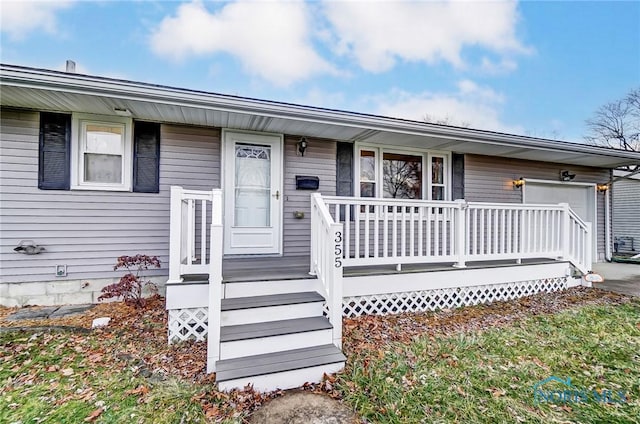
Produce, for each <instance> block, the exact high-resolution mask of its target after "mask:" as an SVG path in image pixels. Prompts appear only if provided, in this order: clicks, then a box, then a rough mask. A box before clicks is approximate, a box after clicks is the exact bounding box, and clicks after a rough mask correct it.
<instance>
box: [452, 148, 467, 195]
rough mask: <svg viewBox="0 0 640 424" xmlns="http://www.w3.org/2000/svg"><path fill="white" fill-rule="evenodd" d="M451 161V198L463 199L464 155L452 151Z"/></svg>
mask: <svg viewBox="0 0 640 424" xmlns="http://www.w3.org/2000/svg"><path fill="white" fill-rule="evenodd" d="M451 162H453V163H452V169H453V172H452V174H453V184H452V185H451V186H452V187H451V194H452V196H453V200H456V199H464V155H463V154H459V153H454V154H453V155H452V157H451Z"/></svg>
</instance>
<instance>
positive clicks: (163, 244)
mask: <svg viewBox="0 0 640 424" xmlns="http://www.w3.org/2000/svg"><path fill="white" fill-rule="evenodd" d="M38 132H39V114H38V113H37V112H31V111H18V110H11V109H2V117H1V131H0V149H1V150H0V152H1V155H0V202H1V208H0V269H1V271H2V275H1V279H2V282H5V283H11V282H32V281H51V280H56V281H64V280H78V279H87V280H89V279H97V278H113V277H117V276H120V275H121V274H122V272H121V271H118V272H114V271H113V265H114V264H115V259H116V257H118V256H120V255H134V254H137V253H143V254H148V255H157V256H159V257H160V259H161V261H162V269H160V270H155V271H152V272H149V275H150V276H151V275H166V274H167V273H168V271H167V266H168V259H169V197H170V186H171V185H182V186H183V187H185V188H190V189H197V190H208V189H211V188H213V187H219V186H220V167H219V163H220V131H219V130H218V129H211V128H199V127H187V126H173V125H162V127H161V144H160V193H128V192H105V191H93V190H92V191H84V190H83V191H80V190H71V191H64V190H39V189H38ZM20 240H34V241H35V243H37V244H39V245H42V246H44V247H45V249H46V251H45V252H43V253H41V254H39V255H33V256H28V255H23V254H19V253H16V252H14V251H13V248H14V247H15V246H17V244H18V243H19V241H20ZM57 264H66V265H67V271H68V275H67V277H62V278H56V277H55V275H54V270H55V265H57Z"/></svg>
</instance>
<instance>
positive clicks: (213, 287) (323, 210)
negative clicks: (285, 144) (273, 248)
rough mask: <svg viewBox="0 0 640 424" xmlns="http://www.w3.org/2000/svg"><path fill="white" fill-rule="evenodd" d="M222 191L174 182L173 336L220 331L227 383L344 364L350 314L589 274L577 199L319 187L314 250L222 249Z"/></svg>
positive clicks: (214, 354)
mask: <svg viewBox="0 0 640 424" xmlns="http://www.w3.org/2000/svg"><path fill="white" fill-rule="evenodd" d="M221 199H222V193H221V192H220V190H213V191H211V192H193V191H186V190H183V189H181V188H180V187H174V188H172V208H171V246H172V248H171V260H170V279H169V282H168V284H167V309H168V310H169V327H170V328H169V341H170V342H172V341H178V340H185V339H194V338H195V339H204V338H205V336H206V339H207V341H208V371H209V372H214V371H215V372H217V376H216V377H217V381H218V384H219V385H220V387H221V388H223V389H224V388H233V387H242V385H244V384H248V383H252V384H254V385H255V387H256V388H258V389H273V388H276V387H279V388H286V387H296V386H299V385H301V384H303V383H304V382H305V381H314V380H318V379H319V378H321V377H322V374H323V373H324V372H334V371H336V370H338V369H340V368H341V366H342V364H343V361H344V357H343V356H341V355H342V354H341V353H340V350H339V349H340V346H341V337H342V318H343V317H344V316H348V317H353V316H358V315H362V314H390V313H400V312H408V311H427V310H435V309H441V308H451V307H458V306H465V305H475V304H478V303H486V302H491V301H495V300H508V299H514V298H518V297H522V296H526V295H529V294H533V293H537V292H543V291H544V292H551V291H556V290H562V289H566V288H567V287H570V286H573V285H578V284H580V283H581V278H580V277H581V275H582V274H583V273H586V272H588V271H590V269H591V254H592V244H591V240H592V239H593V238H592V237H591V228H590V225H589V224H587V223H584V222H582V221H581V220H580V218H578V217H577V216H576V215H575V214H574V213H573V211H571V209H570V208H569V207H568V205H521V204H495V203H471V202H464V201H456V202H443V201H416V200H399V199H384V200H383V199H364V198H348V197H326V196H321V195H320V194H312V195H311V225H310V228H309V231H310V232H311V253H310V255H309V256H308V257H307V256H278V257H265V256H262V257H260V256H243V257H230V256H224V255H223V254H222V239H223V225H222V207H221Z"/></svg>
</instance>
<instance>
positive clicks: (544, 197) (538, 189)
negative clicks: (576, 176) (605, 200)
mask: <svg viewBox="0 0 640 424" xmlns="http://www.w3.org/2000/svg"><path fill="white" fill-rule="evenodd" d="M524 190H525V192H524V196H523V198H524V203H546V204H549V203H553V204H557V203H568V204H569V206H570V207H571V209H573V211H574V212H575V213H576V214H577V215H578V216H579V217H580V218H582V220H583V221H585V222H591V223H592V224H593V222H594V221H595V211H596V208H595V194H594V193H595V188H594V187H593V186H581V185H567V184H554V183H538V182H529V181H527V183H526V184H525V186H524Z"/></svg>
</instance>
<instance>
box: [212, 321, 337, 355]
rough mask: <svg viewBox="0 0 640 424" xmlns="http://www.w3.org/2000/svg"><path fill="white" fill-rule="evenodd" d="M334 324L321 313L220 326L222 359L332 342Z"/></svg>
mask: <svg viewBox="0 0 640 424" xmlns="http://www.w3.org/2000/svg"><path fill="white" fill-rule="evenodd" d="M332 329H333V326H332V325H331V323H330V322H329V320H328V319H327V318H325V317H322V316H315V317H307V318H296V319H287V320H281V321H269V322H260V323H255V324H243V325H230V326H226V327H221V328H220V358H221V359H230V358H240V357H243V356H246V355H247V353H248V352H250V353H252V354H255V355H258V354H264V353H272V352H279V351H283V350H287V349H300V348H305V347H311V346H316V345H319V344H327V343H331V340H332V334H331V333H332Z"/></svg>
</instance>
